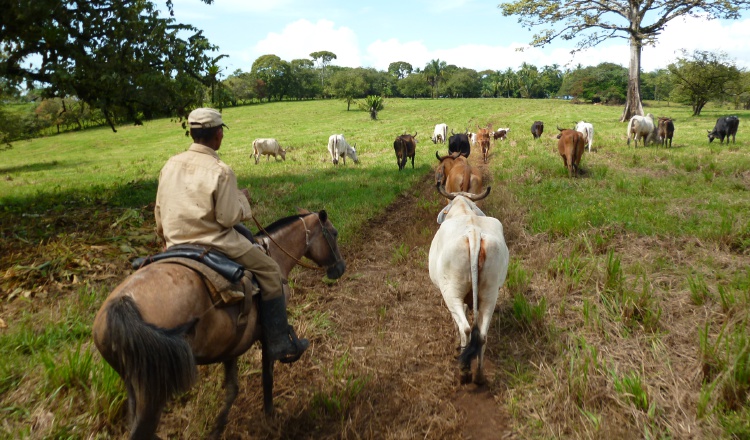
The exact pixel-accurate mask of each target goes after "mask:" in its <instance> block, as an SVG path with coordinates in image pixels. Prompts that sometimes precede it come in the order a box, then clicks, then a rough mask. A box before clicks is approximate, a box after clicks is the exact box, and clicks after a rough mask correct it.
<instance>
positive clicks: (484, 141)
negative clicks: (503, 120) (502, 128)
mask: <svg viewBox="0 0 750 440" xmlns="http://www.w3.org/2000/svg"><path fill="white" fill-rule="evenodd" d="M477 128H478V131H477V143H478V144H479V146H480V147H481V148H482V159H483V160H484V163H487V161H488V160H489V154H490V136H491V135H490V133H491V132H492V129H491V128H479V127H477Z"/></svg>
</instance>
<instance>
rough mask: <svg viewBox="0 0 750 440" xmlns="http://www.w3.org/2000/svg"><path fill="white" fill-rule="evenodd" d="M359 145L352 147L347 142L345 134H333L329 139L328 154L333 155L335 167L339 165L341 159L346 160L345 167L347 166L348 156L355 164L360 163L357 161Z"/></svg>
mask: <svg viewBox="0 0 750 440" xmlns="http://www.w3.org/2000/svg"><path fill="white" fill-rule="evenodd" d="M356 147H357V144H356V143H355V144H354V146H353V147H352V146H351V145H349V143H348V142H346V139H344V135H343V134H332V135H331V137H329V138H328V152H329V153H331V160H332V161H333V164H334V165H338V164H339V158H343V159H344V165H346V156H349V157H350V158H351V159H352V160H353V161H354V163H359V159H357V150H356V149H355V148H356Z"/></svg>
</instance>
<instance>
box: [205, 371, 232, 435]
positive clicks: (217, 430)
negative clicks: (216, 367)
mask: <svg viewBox="0 0 750 440" xmlns="http://www.w3.org/2000/svg"><path fill="white" fill-rule="evenodd" d="M224 388H225V389H226V395H225V396H224V408H222V410H221V412H220V413H219V416H218V417H217V418H216V425H215V426H214V430H213V431H211V435H210V436H209V437H208V438H210V439H212V440H218V439H219V438H221V435H222V434H223V433H224V428H226V426H227V419H228V418H229V410H230V409H232V404H233V403H234V399H236V398H237V393H239V390H240V387H239V385H238V379H237V358H236V357H235V358H232V359H230V360H228V361H224Z"/></svg>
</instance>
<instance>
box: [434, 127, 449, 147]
mask: <svg viewBox="0 0 750 440" xmlns="http://www.w3.org/2000/svg"><path fill="white" fill-rule="evenodd" d="M447 140H448V126H447V125H446V124H437V125H436V126H435V131H434V132H433V133H432V143H433V144H437V143H438V142H440V143H441V144H444V143H445V142H446V141H447Z"/></svg>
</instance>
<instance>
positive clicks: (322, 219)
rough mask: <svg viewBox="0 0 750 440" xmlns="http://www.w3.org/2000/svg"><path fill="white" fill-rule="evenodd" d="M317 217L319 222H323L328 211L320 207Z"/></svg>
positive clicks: (326, 217) (326, 218)
mask: <svg viewBox="0 0 750 440" xmlns="http://www.w3.org/2000/svg"><path fill="white" fill-rule="evenodd" d="M318 218H319V219H320V221H321V222H323V223H325V222H326V220H328V213H327V212H326V210H325V209H321V210H320V212H318Z"/></svg>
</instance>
